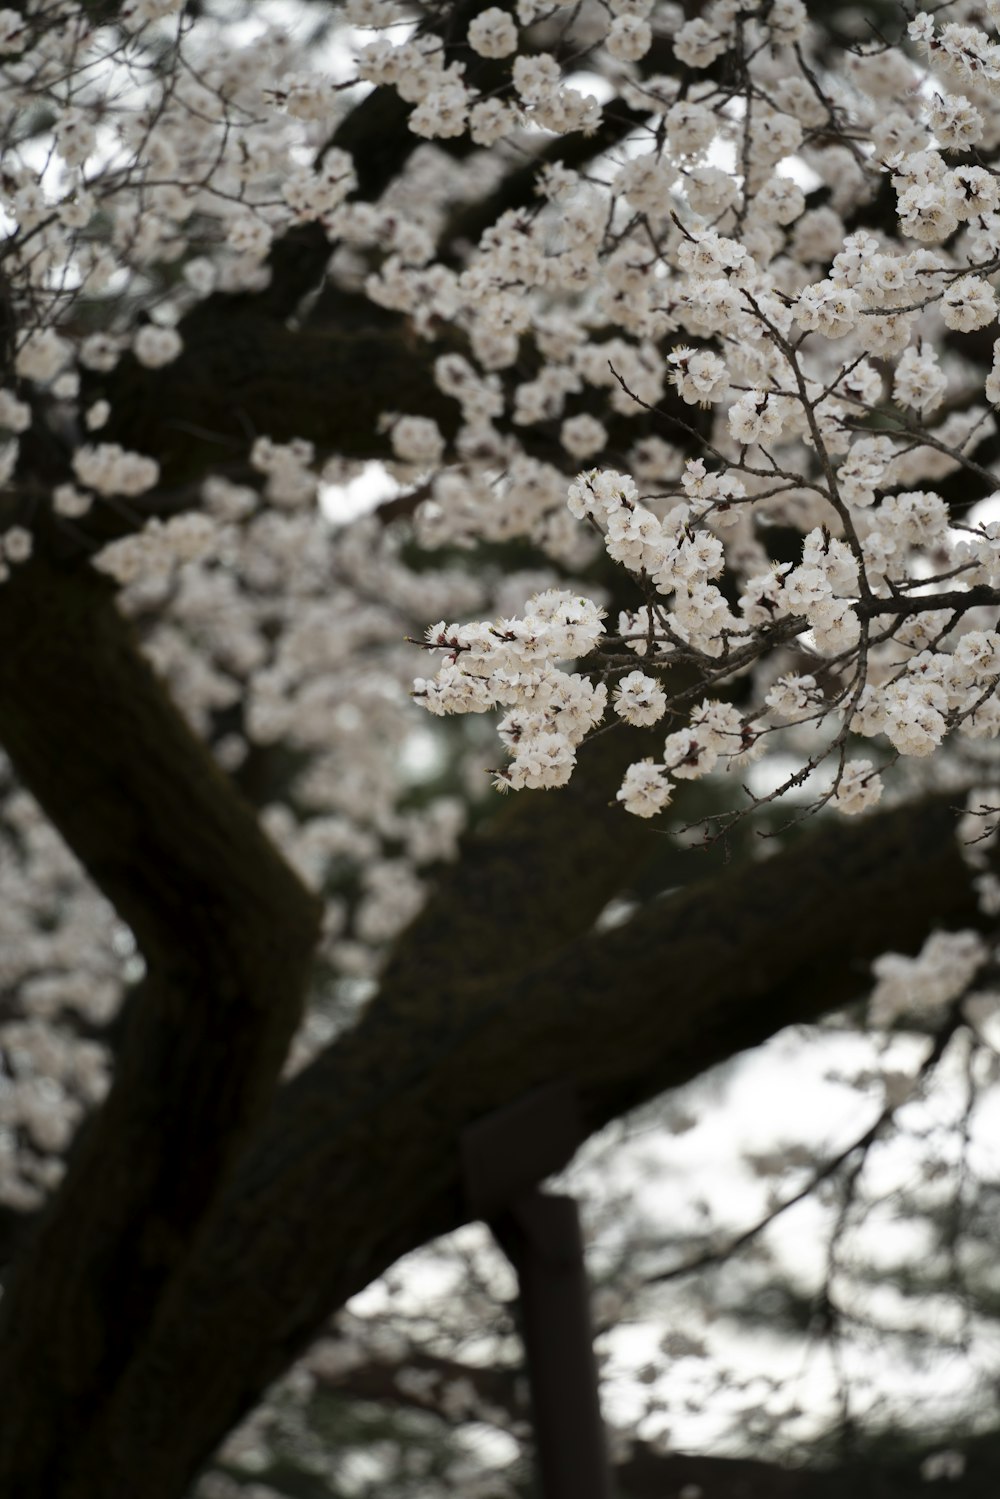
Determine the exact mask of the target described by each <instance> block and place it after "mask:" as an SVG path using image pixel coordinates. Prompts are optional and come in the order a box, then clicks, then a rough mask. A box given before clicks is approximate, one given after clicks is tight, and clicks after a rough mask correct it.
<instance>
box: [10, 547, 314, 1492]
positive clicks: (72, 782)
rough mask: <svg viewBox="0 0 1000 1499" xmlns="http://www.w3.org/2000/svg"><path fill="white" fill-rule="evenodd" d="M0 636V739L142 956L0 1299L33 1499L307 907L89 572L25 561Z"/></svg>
mask: <svg viewBox="0 0 1000 1499" xmlns="http://www.w3.org/2000/svg"><path fill="white" fill-rule="evenodd" d="M0 633H2V634H3V638H4V640H5V641H6V642H8V644H7V646H6V648H5V650H4V652H3V653H2V655H0V741H2V743H3V745H4V747H5V749H6V750H7V752H8V754H9V755H10V757H11V760H12V761H13V763H14V765H15V767H16V769H17V771H18V774H19V775H20V777H21V779H22V781H23V783H24V784H25V785H26V786H27V787H28V789H29V790H30V791H32V792H33V793H34V795H35V796H36V797H37V799H38V800H39V802H40V803H41V805H42V807H43V808H44V810H45V811H46V813H47V814H48V816H49V817H50V819H51V820H52V822H53V823H54V825H55V826H56V828H58V830H59V831H60V833H61V834H62V836H63V837H64V838H65V839H66V841H67V843H68V844H69V845H70V847H71V848H72V849H73V851H74V852H75V853H76V855H77V857H78V858H79V859H80V860H81V862H82V863H83V864H84V866H85V867H86V869H87V870H88V872H89V873H90V875H91V876H92V878H93V879H94V880H95V882H96V883H97V884H98V885H99V886H100V888H101V889H102V890H103V892H104V894H105V895H106V896H107V897H108V899H109V900H110V901H112V903H113V904H114V905H115V907H116V908H117V910H118V912H119V914H120V915H121V917H122V918H123V920H125V921H126V922H128V924H129V925H130V926H131V928H132V930H133V931H134V933H135V935H136V938H137V940H138V943H139V946H140V949H141V951H142V954H143V957H144V959H145V961H146V964H147V976H146V978H145V980H144V981H143V983H142V986H141V993H140V994H139V995H137V996H136V999H135V1002H134V1003H133V1004H132V1005H131V1006H130V1011H131V1013H130V1017H129V1021H128V1024H127V1026H126V1028H125V1034H124V1037H123V1041H122V1045H121V1049H120V1052H119V1055H118V1059H117V1068H116V1074H115V1079H114V1084H113V1087H112V1090H111V1093H110V1096H109V1098H108V1100H107V1102H106V1103H105V1105H104V1107H103V1108H102V1109H101V1110H100V1111H99V1113H98V1114H97V1115H96V1117H95V1118H94V1119H93V1121H92V1122H91V1123H90V1124H89V1126H87V1127H85V1129H84V1130H83V1131H82V1133H81V1137H80V1140H79V1142H78V1144H77V1145H76V1147H75V1150H74V1154H73V1156H72V1158H71V1161H70V1165H69V1170H68V1174H67V1178H66V1180H65V1182H64V1184H63V1186H62V1188H61V1190H60V1192H59V1193H58V1194H57V1196H56V1198H55V1200H54V1201H53V1203H52V1205H51V1207H50V1209H49V1211H48V1213H47V1214H46V1215H45V1216H44V1217H43V1220H42V1222H41V1224H40V1227H39V1230H38V1233H37V1235H36V1237H35V1239H34V1241H33V1243H32V1245H31V1249H30V1252H29V1253H28V1254H26V1255H25V1256H24V1257H23V1259H22V1262H21V1265H20V1266H19V1267H18V1270H17V1272H16V1274H15V1277H14V1280H13V1284H12V1286H11V1288H10V1290H9V1291H8V1293H7V1295H5V1297H4V1300H3V1311H4V1314H5V1315H4V1327H3V1332H2V1344H0V1383H3V1381H4V1380H6V1385H5V1388H6V1390H7V1399H9V1398H10V1397H11V1392H12V1391H13V1390H15V1389H16V1391H17V1397H18V1400H19V1402H23V1404H20V1405H19V1411H20V1414H19V1416H18V1419H17V1420H6V1419H5V1420H4V1421H3V1423H2V1434H0V1475H4V1476H5V1477H6V1479H7V1482H6V1483H5V1482H3V1478H2V1477H0V1490H2V1491H3V1492H5V1493H14V1492H15V1491H16V1492H18V1493H24V1494H26V1495H27V1494H34V1493H38V1494H42V1493H46V1492H49V1491H50V1480H49V1476H48V1475H49V1473H50V1470H51V1469H52V1468H53V1467H54V1466H56V1465H58V1463H59V1462H60V1461H61V1459H62V1457H63V1455H64V1454H65V1452H66V1451H71V1450H73V1449H74V1448H75V1447H77V1446H78V1445H79V1443H80V1440H81V1435H80V1434H81V1431H82V1430H84V1429H85V1428H86V1426H87V1423H88V1419H89V1417H90V1415H91V1413H92V1410H93V1408H94V1407H95V1405H96V1404H97V1403H98V1402H99V1400H100V1399H101V1398H102V1397H103V1396H105V1395H106V1393H107V1391H108V1389H109V1388H111V1387H112V1386H113V1383H114V1380H115V1378H116V1377H117V1374H118V1373H119V1372H120V1369H121V1368H122V1366H123V1365H124V1364H125V1363H126V1362H127V1360H128V1358H129V1357H130V1356H131V1353H132V1351H133V1349H134V1347H135V1345H136V1343H137V1342H138V1341H139V1339H140V1338H141V1336H142V1333H143V1330H144V1328H145V1325H146V1322H147V1321H148V1319H149V1317H150V1315H151V1312H152V1309H153V1307H154V1306H155V1303H156V1296H157V1294H158V1291H159V1288H160V1286H161V1285H162V1282H163V1281H164V1279H165V1278H166V1277H167V1276H168V1275H169V1273H170V1272H171V1271H172V1269H173V1268H174V1266H175V1265H176V1262H177V1260H178V1258H179V1257H180V1255H181V1254H182V1253H183V1252H184V1251H185V1249H186V1247H187V1240H188V1238H189V1235H190V1234H191V1232H192V1230H193V1227H194V1225H195V1224H196V1223H197V1221H198V1219H199V1217H200V1216H201V1214H202V1213H203V1212H204V1209H205V1206H206V1204H207V1202H208V1201H209V1200H210V1198H211V1197H212V1195H213V1194H214V1192H215V1191H216V1189H217V1187H218V1183H219V1179H220V1177H221V1176H222V1175H223V1174H224V1172H225V1171H226V1170H227V1169H228V1167H229V1164H230V1162H231V1160H232V1157H233V1154H234V1151H235V1148H236V1147H237V1145H238V1144H239V1143H240V1142H241V1141H242V1139H243V1137H244V1135H245V1132H246V1130H247V1128H248V1126H249V1125H250V1124H251V1123H252V1121H253V1120H254V1119H255V1118H256V1116H257V1115H258V1113H259V1112H260V1110H261V1109H262V1107H263V1106H264V1105H265V1103H266V1102H267V1100H268V1098H269V1096H270V1093H271V1090H272V1088H273V1084H274V1079H275V1077H276V1075H277V1073H278V1070H279V1069H280V1066H281V1062H282V1059H283V1057H284V1054H285V1050H286V1048H287V1044H288V1040H289V1037H290V1035H291V1033H292V1031H293V1029H294V1027H295V1025H296V1024H297V1021H298V1019H299V1014H300V1008H301V1003H302V995H303V990H304V985H305V980H306V975H307V971H308V966H309V961H310V955H311V950H312V946H313V942H314V938H315V933H316V930H317V925H318V910H317V906H316V902H315V901H314V900H313V898H312V897H311V896H310V895H308V894H307V892H306V891H305V890H304V889H303V888H302V886H301V885H300V884H299V882H298V880H297V879H296V877H295V876H294V875H293V874H292V873H291V872H290V870H289V869H288V868H287V866H286V865H285V864H284V863H283V861H282V860H281V858H280V857H279V856H278V855H277V853H276V852H275V850H274V849H273V847H272V846H271V845H270V843H269V842H268V841H267V839H266V838H265V837H264V835H263V834H262V833H261V831H260V829H259V827H258V825H257V822H256V819H255V817H254V814H253V812H252V811H251V810H250V809H249V807H247V806H246V804H245V803H244V802H243V801H242V800H241V798H240V797H239V796H238V794H237V793H236V792H235V791H234V790H233V788H232V786H231V785H230V783H229V782H228V781H227V780H226V778H225V776H224V775H223V774H222V772H221V771H220V770H219V769H218V768H217V766H216V765H215V764H214V762H213V760H212V758H211V756H210V754H209V752H208V751H207V750H206V749H205V747H204V746H203V745H202V744H201V743H200V742H199V741H198V740H197V739H196V738H195V736H194V734H193V733H192V732H191V730H190V729H189V728H188V726H187V724H186V723H185V722H184V720H183V719H182V718H181V716H180V714H179V713H178V711H177V710H176V708H175V707H174V706H173V705H172V703H171V702H170V700H169V697H168V696H167V694H166V692H165V691H164V690H163V688H162V686H161V684H160V683H159V681H158V680H157V678H156V677H155V676H154V674H153V672H152V670H151V668H150V667H149V665H148V663H147V662H146V661H145V660H144V659H143V657H142V655H141V653H140V652H139V650H138V648H137V646H136V644H135V642H134V640H133V639H132V636H131V632H130V629H129V627H128V625H127V624H126V623H125V621H124V620H123V619H122V618H121V616H120V615H119V614H118V612H117V610H116V608H115V606H114V603H113V599H112V596H111V592H110V589H109V588H108V587H107V586H106V584H105V583H104V582H103V581H102V580H100V579H99V578H97V577H96V576H95V575H93V574H92V573H90V572H88V571H86V570H76V571H59V570H57V569H56V568H54V567H52V566H51V565H50V564H48V563H46V562H44V561H41V560H39V561H37V562H35V563H32V564H29V565H27V566H26V567H24V568H22V569H19V570H18V571H17V573H16V574H15V575H14V577H13V578H12V579H11V581H10V582H8V583H7V584H6V585H5V586H4V588H3V589H2V590H0ZM54 1330H58V1338H56V1339H54V1338H53V1331H54ZM43 1348H44V1349H47V1350H48V1352H47V1356H46V1357H44V1358H42V1357H40V1356H39V1350H40V1349H43ZM51 1492H53V1493H54V1492H56V1489H55V1487H54V1484H53V1485H52V1486H51Z"/></svg>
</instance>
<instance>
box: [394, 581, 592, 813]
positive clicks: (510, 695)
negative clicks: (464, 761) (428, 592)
mask: <svg viewBox="0 0 1000 1499" xmlns="http://www.w3.org/2000/svg"><path fill="white" fill-rule="evenodd" d="M602 613H603V610H601V609H599V608H598V606H597V605H596V604H594V603H592V602H591V601H590V600H589V599H583V598H578V597H576V596H575V595H573V594H571V593H569V592H567V591H566V590H562V589H547V590H546V591H545V592H544V593H539V594H535V595H534V596H533V597H532V598H530V599H529V600H528V605H527V612H526V613H525V614H524V616H523V617H522V618H519V619H518V618H513V619H500V620H498V621H497V622H496V624H492V625H491V624H481V625H447V624H445V623H444V621H443V620H442V621H441V623H440V624H436V625H432V626H431V627H430V628H429V629H428V631H427V644H428V646H429V648H430V649H432V650H443V651H445V652H446V656H445V662H444V665H443V666H442V667H441V668H440V670H439V671H438V672H437V674H436V675H435V676H434V677H432V678H423V677H418V678H417V680H416V682H415V683H414V696H415V697H416V699H417V700H418V701H419V702H421V703H422V704H423V705H424V707H426V708H427V709H428V711H429V712H431V713H435V714H443V713H483V712H486V711H487V710H489V709H491V708H495V707H497V706H498V705H503V706H504V707H506V708H508V710H509V711H508V712H507V713H506V714H505V715H504V716H503V718H502V719H501V720H500V724H499V733H500V738H501V739H502V741H503V742H504V744H505V745H506V746H507V748H508V749H509V750H510V752H511V755H512V759H511V762H510V764H509V766H507V767H505V768H504V769H502V770H500V771H498V772H497V784H498V785H499V786H500V787H501V788H502V789H505V788H507V787H514V788H516V789H520V788H522V787H541V786H563V785H565V783H566V782H567V781H568V780H569V778H570V775H571V774H572V771H573V766H574V764H575V763H576V746H577V745H578V744H579V743H580V742H581V740H583V738H584V737H585V736H586V734H587V732H588V730H590V729H592V728H594V727H595V725H597V724H598V723H600V721H601V719H602V718H603V716H604V709H605V705H606V703H607V697H608V689H607V687H606V686H605V685H604V684H603V683H598V684H596V685H595V684H594V683H593V682H591V681H590V680H589V679H588V678H587V677H585V676H581V675H580V674H578V673H575V672H566V671H561V670H560V669H559V667H558V666H557V665H556V663H557V662H559V661H568V660H572V659H573V658H575V657H577V656H587V655H589V654H590V653H591V651H592V650H593V649H594V647H595V646H596V644H597V642H598V640H599V639H600V637H601V635H602V634H603V630H604V626H603V625H602V624H601V615H602Z"/></svg>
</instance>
